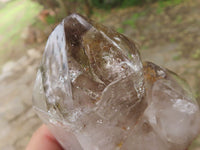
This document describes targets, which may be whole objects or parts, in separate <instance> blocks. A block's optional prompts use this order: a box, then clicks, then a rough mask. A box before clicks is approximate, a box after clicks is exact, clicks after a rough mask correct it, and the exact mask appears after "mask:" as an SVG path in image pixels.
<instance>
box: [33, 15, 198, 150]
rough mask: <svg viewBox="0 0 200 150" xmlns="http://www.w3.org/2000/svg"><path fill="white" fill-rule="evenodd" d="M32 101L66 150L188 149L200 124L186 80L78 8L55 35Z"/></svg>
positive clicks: (40, 72) (46, 54)
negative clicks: (146, 59) (145, 58)
mask: <svg viewBox="0 0 200 150" xmlns="http://www.w3.org/2000/svg"><path fill="white" fill-rule="evenodd" d="M33 105H34V106H33V107H34V109H35V111H36V112H37V114H38V115H39V117H40V118H41V119H42V120H43V122H44V123H46V124H47V125H48V127H49V129H50V130H51V132H52V133H53V134H54V136H55V137H56V138H57V140H58V141H59V142H60V144H61V145H62V146H63V148H64V149H66V150H186V149H187V148H188V146H189V144H190V143H191V142H192V141H193V140H194V138H195V137H196V136H197V135H198V133H199V131H200V111H199V106H198V104H197V102H196V100H195V99H194V97H193V96H192V94H191V92H190V89H189V88H188V86H187V84H186V82H185V81H184V80H183V79H181V78H180V77H178V76H177V75H176V74H175V73H173V72H171V71H169V70H167V69H165V68H162V67H159V66H157V65H155V64H153V63H151V62H142V60H141V58H140V55H139V52H138V50H137V47H136V45H135V44H134V42H132V41H131V40H129V39H128V38H127V37H125V36H124V35H122V34H120V33H117V32H116V31H114V30H113V29H111V28H108V27H105V26H103V25H101V24H97V23H95V22H93V21H90V20H88V19H86V18H84V17H82V16H81V15H78V14H72V15H70V16H68V17H67V18H65V19H64V20H63V21H62V22H61V23H60V24H59V25H58V26H57V27H56V28H55V29H54V31H53V32H52V33H51V35H50V36H49V39H48V41H47V44H46V48H45V52H44V55H43V58H42V61H41V66H40V67H39V69H38V73H37V78H36V82H35V87H34V93H33Z"/></svg>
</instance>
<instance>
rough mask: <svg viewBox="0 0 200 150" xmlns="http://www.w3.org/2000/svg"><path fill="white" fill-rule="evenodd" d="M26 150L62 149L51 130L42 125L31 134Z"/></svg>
mask: <svg viewBox="0 0 200 150" xmlns="http://www.w3.org/2000/svg"><path fill="white" fill-rule="evenodd" d="M26 150H63V148H62V147H61V146H60V144H59V143H58V142H57V140H56V139H55V138H54V136H53V135H52V134H51V132H50V131H49V130H48V128H47V127H46V126H45V125H42V126H41V127H40V128H39V129H38V130H37V131H36V132H35V133H34V134H33V136H32V138H31V140H30V142H29V144H28V146H27V148H26Z"/></svg>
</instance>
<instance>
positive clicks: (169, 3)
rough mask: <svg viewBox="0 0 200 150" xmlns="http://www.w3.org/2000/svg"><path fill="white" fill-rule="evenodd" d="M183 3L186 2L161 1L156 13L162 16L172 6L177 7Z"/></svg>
mask: <svg viewBox="0 0 200 150" xmlns="http://www.w3.org/2000/svg"><path fill="white" fill-rule="evenodd" d="M183 1H184V0H160V1H159V2H158V7H157V9H156V12H157V13H158V14H161V13H163V12H164V10H165V8H167V7H170V6H176V5H178V4H180V3H181V2H183Z"/></svg>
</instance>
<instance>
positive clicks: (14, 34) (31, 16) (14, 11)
mask: <svg viewBox="0 0 200 150" xmlns="http://www.w3.org/2000/svg"><path fill="white" fill-rule="evenodd" d="M41 9H42V7H41V6H40V5H39V4H37V3H34V2H32V1H31V0H15V1H11V2H9V3H7V4H6V5H5V6H4V7H3V8H2V9H1V10H0V18H1V19H0V38H1V40H0V47H1V49H0V52H1V53H2V51H5V50H2V48H4V47H3V45H4V44H6V45H10V46H11V45H14V44H16V43H17V42H18V41H19V39H20V37H21V33H22V32H23V30H24V29H25V28H26V27H28V26H29V25H31V24H32V23H33V22H34V21H35V17H36V16H37V14H38V13H39V11H40V10H41Z"/></svg>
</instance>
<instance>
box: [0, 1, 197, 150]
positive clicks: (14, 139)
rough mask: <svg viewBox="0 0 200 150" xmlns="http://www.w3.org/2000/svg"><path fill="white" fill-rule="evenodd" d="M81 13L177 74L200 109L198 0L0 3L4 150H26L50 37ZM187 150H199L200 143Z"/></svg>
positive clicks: (0, 99) (35, 122) (1, 134)
mask: <svg viewBox="0 0 200 150" xmlns="http://www.w3.org/2000/svg"><path fill="white" fill-rule="evenodd" d="M73 12H78V13H80V14H82V15H84V16H87V17H89V18H91V19H93V20H95V21H97V22H100V23H103V24H104V25H107V26H110V27H112V28H114V29H116V30H117V31H118V32H120V33H122V34H124V35H126V36H128V37H129V38H130V39H132V40H134V41H135V42H136V43H137V45H138V47H139V48H140V53H141V56H142V58H143V60H148V61H152V62H154V63H156V64H159V65H161V66H164V67H167V68H168V69H170V70H172V71H174V72H176V73H177V74H179V75H180V76H181V77H183V78H184V79H185V80H186V81H187V82H188V84H189V85H190V87H191V89H192V91H193V93H194V95H195V97H196V98H197V100H198V103H200V16H199V14H200V0H45V1H44V0H0V149H1V150H22V149H24V148H25V146H26V145H27V143H28V141H29V139H30V137H31V135H32V133H33V132H34V131H35V130H36V129H37V128H38V127H39V126H40V125H41V121H40V120H39V119H38V117H37V116H36V114H35V113H34V112H33V110H32V103H31V98H32V88H33V83H34V80H35V77H36V70H37V67H38V65H39V63H40V59H41V55H42V53H43V50H44V46H45V43H46V40H47V38H48V36H49V34H50V33H51V32H52V30H53V29H54V28H55V26H56V25H57V24H58V23H59V22H60V21H61V20H62V19H63V18H64V17H66V16H67V15H69V14H70V13H73ZM189 150H200V137H199V138H197V139H196V140H195V141H194V142H193V143H192V145H191V147H190V148H189Z"/></svg>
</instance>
